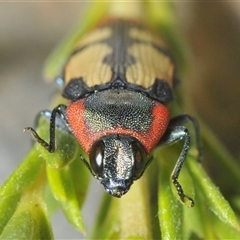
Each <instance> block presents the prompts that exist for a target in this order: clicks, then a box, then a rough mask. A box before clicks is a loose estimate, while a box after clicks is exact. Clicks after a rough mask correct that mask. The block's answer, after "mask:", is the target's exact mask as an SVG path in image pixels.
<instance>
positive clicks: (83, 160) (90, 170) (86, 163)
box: [80, 154, 98, 179]
mask: <svg viewBox="0 0 240 240" xmlns="http://www.w3.org/2000/svg"><path fill="white" fill-rule="evenodd" d="M80 159H81V161H82V162H83V163H84V164H85V166H86V167H87V169H88V170H89V172H90V173H91V174H92V175H93V177H95V178H96V179H98V176H97V175H96V174H95V173H94V172H93V170H92V168H91V167H90V165H89V163H88V162H87V160H86V159H85V158H84V157H83V155H82V154H81V155H80Z"/></svg>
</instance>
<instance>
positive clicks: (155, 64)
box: [126, 43, 175, 88]
mask: <svg viewBox="0 0 240 240" xmlns="http://www.w3.org/2000/svg"><path fill="white" fill-rule="evenodd" d="M128 53H129V54H131V55H132V56H133V57H134V58H135V59H136V63H135V64H132V65H129V66H128V67H127V69H126V79H127V81H128V82H129V83H134V84H138V85H141V86H142V87H144V88H149V87H151V86H152V84H153V83H154V81H155V79H156V78H158V79H161V80H165V81H166V82H167V83H168V84H169V85H170V87H173V76H174V69H175V66H174V64H173V63H172V61H171V59H170V57H169V56H167V55H165V54H163V53H162V52H159V51H158V50H157V49H156V48H154V47H153V46H152V45H147V44H144V43H135V44H133V45H132V46H131V47H130V48H129V49H128Z"/></svg>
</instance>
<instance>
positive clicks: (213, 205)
mask: <svg viewBox="0 0 240 240" xmlns="http://www.w3.org/2000/svg"><path fill="white" fill-rule="evenodd" d="M189 158H190V157H189ZM187 164H188V167H189V169H190V171H191V172H192V177H193V179H195V183H196V185H197V186H198V187H199V188H200V189H201V191H202V194H203V195H204V198H205V201H206V203H207V204H208V205H209V207H210V209H211V210H212V211H213V212H214V213H215V214H216V215H217V216H218V217H219V219H221V221H223V222H224V223H226V224H229V225H230V226H231V227H233V228H236V229H239V224H238V220H237V217H236V215H235V214H234V212H233V210H232V208H231V207H230V205H229V203H228V202H227V201H226V200H225V199H224V197H223V196H222V194H221V193H220V191H219V189H218V188H217V187H216V186H215V185H214V183H213V182H212V181H211V180H210V178H209V177H208V176H207V174H206V173H205V172H204V170H203V168H202V166H201V164H199V163H197V162H196V161H194V159H191V161H188V162H187Z"/></svg>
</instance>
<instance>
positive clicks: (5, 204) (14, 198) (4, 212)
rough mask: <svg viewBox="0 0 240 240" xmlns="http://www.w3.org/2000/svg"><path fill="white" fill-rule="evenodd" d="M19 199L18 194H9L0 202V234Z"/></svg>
mask: <svg viewBox="0 0 240 240" xmlns="http://www.w3.org/2000/svg"><path fill="white" fill-rule="evenodd" d="M19 200H20V194H15V195H11V196H9V197H6V198H4V199H2V200H1V202H0V234H1V233H2V231H3V229H4V228H5V226H6V225H7V223H8V221H9V220H10V219H11V217H12V215H13V214H14V212H15V210H16V208H17V206H18V203H19Z"/></svg>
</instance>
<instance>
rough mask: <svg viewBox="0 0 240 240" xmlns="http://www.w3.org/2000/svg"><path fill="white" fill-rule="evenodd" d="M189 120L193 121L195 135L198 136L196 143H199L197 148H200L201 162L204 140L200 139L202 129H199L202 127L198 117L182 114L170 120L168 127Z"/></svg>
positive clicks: (179, 124) (199, 156)
mask: <svg viewBox="0 0 240 240" xmlns="http://www.w3.org/2000/svg"><path fill="white" fill-rule="evenodd" d="M189 121H191V122H192V123H193V127H194V131H195V136H196V145H197V149H198V161H199V162H201V160H202V157H203V147H202V142H201V139H200V131H199V129H200V128H199V124H198V121H197V119H196V118H194V117H193V116H191V115H188V114H181V115H179V116H176V117H174V118H172V119H171V120H170V122H169V126H168V128H172V127H175V126H182V125H183V124H185V123H187V122H189Z"/></svg>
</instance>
